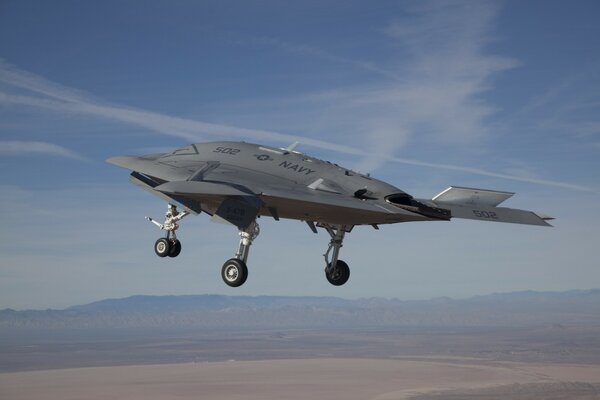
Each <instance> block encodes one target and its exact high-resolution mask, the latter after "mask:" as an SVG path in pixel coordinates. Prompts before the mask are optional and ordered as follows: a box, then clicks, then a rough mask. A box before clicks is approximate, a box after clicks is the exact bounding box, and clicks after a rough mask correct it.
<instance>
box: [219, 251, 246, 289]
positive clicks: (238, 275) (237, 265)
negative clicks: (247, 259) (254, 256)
mask: <svg viewBox="0 0 600 400" xmlns="http://www.w3.org/2000/svg"><path fill="white" fill-rule="evenodd" d="M221 277H222V278H223V281H224V282H225V283H226V284H228V285H229V286H231V287H238V286H242V285H243V284H244V282H246V279H247V278H248V267H246V263H244V262H243V261H242V260H238V259H237V258H231V259H229V260H227V261H226V262H225V264H223V268H222V269H221Z"/></svg>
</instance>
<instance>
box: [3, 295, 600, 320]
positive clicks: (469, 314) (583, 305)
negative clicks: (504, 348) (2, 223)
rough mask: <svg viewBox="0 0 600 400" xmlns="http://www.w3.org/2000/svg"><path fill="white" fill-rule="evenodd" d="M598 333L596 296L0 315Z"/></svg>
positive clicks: (140, 303) (186, 304)
mask: <svg viewBox="0 0 600 400" xmlns="http://www.w3.org/2000/svg"><path fill="white" fill-rule="evenodd" d="M548 325H552V326H600V289H591V290H572V291H567V292H534V291H524V292H513V293H500V294H492V295H487V296H476V297H472V298H469V299H451V298H447V297H443V298H435V299H431V300H418V301H401V300H397V299H385V298H368V299H357V300H348V299H342V298H337V297H285V296H224V295H186V296H144V295H138V296H131V297H127V298H121V299H107V300H101V301H97V302H94V303H90V304H85V305H78V306H73V307H69V308H66V309H62V310H53V309H48V310H24V311H15V310H12V309H4V310H0V330H2V329H27V328H30V329H85V328H90V329H105V328H108V329H111V328H153V329H156V328H160V329H168V328H174V329H181V328H194V329H196V328H205V329H223V328H226V329H231V328H235V329H271V328H276V329H279V328H352V327H364V328H369V327H394V326H398V327H452V326H456V327H519V326H522V327H531V326H548Z"/></svg>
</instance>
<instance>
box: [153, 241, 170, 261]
mask: <svg viewBox="0 0 600 400" xmlns="http://www.w3.org/2000/svg"><path fill="white" fill-rule="evenodd" d="M170 251H171V242H170V241H169V240H168V239H165V238H160V239H158V240H157V241H156V242H155V243H154V252H155V253H156V255H157V256H159V257H166V256H168V255H169V252H170Z"/></svg>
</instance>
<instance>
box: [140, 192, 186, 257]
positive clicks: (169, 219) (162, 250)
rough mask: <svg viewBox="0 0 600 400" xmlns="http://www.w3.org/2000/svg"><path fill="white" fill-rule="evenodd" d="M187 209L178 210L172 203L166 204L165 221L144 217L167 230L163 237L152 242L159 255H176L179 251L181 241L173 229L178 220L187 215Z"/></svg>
mask: <svg viewBox="0 0 600 400" xmlns="http://www.w3.org/2000/svg"><path fill="white" fill-rule="evenodd" d="M188 214H189V213H188V212H187V211H183V212H178V211H177V207H176V206H174V205H173V204H169V205H168V206H167V212H166V213H165V222H164V223H162V224H161V223H158V222H156V221H155V220H153V219H152V218H150V217H146V219H147V220H148V221H150V222H152V223H153V224H154V225H156V226H158V227H159V228H160V229H161V230H164V231H167V234H166V236H165V237H163V238H160V239H158V240H157V241H156V242H155V243H154V252H155V253H156V255H157V256H159V257H167V256H168V257H177V256H178V255H179V253H181V242H180V241H179V240H178V239H177V234H176V233H175V231H176V230H177V229H179V224H177V222H178V221H180V220H181V219H182V218H183V217H185V216H186V215H188Z"/></svg>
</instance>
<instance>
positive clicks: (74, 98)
mask: <svg viewBox="0 0 600 400" xmlns="http://www.w3.org/2000/svg"><path fill="white" fill-rule="evenodd" d="M483 64H485V63H483ZM492 69H493V68H492ZM0 82H4V83H5V84H8V85H10V86H13V87H17V88H20V89H26V90H28V91H31V92H34V93H36V94H38V95H43V96H44V97H40V96H26V95H21V94H12V93H6V92H0V104H5V105H12V106H28V107H35V108H41V109H45V110H51V111H55V112H61V113H74V114H82V115H89V116H94V117H98V118H105V119H110V120H115V121H120V122H125V123H129V124H133V125H137V126H142V127H144V128H147V129H149V130H152V131H155V132H158V133H161V134H164V135H169V136H173V137H178V138H181V139H184V140H187V141H190V142H198V141H203V140H207V139H208V138H217V139H223V138H226V139H231V138H234V137H237V138H241V139H252V140H256V141H269V142H279V143H292V142H295V141H299V142H300V143H301V144H302V145H303V146H308V147H315V148H319V149H324V150H329V151H333V152H338V153H342V154H350V155H355V156H363V157H364V160H363V163H362V164H361V165H360V166H359V168H358V169H359V170H361V171H368V170H371V169H374V168H376V167H377V166H379V165H381V164H382V163H383V162H385V161H388V162H394V163H401V164H410V165H415V166H421V167H428V168H437V169H445V170H450V171H459V172H466V173H470V174H477V175H484V176H490V177H495V178H501V179H509V180H516V181H522V182H529V183H536V184H540V185H547V186H555V187H562V188H568V189H574V190H581V191H588V192H595V191H594V190H592V189H590V188H586V187H583V186H579V185H573V184H570V183H564V182H556V181H551V180H543V179H532V178H528V177H522V176H514V175H510V174H503V173H496V172H492V171H487V170H484V169H480V168H472V167H465V166H459V165H451V164H443V163H434V162H425V161H419V160H413V159H409V158H402V157H396V156H394V152H395V150H396V149H397V148H398V147H400V146H402V145H403V144H404V143H405V142H406V141H407V140H409V139H410V138H411V137H414V135H415V134H414V132H415V128H416V127H419V126H422V127H423V124H427V123H430V124H433V125H434V126H437V125H439V126H440V129H441V128H442V126H445V125H447V126H446V130H445V131H444V132H445V133H448V134H449V135H453V140H455V139H457V138H458V137H459V136H460V135H465V132H467V133H466V134H467V135H468V134H469V132H471V133H473V132H475V131H477V132H479V131H481V130H482V129H483V128H482V126H481V118H482V116H483V115H485V112H484V110H485V109H486V108H485V107H484V106H481V107H482V108H481V110H482V111H481V112H480V117H478V118H477V117H473V116H472V115H470V114H472V113H473V112H475V110H476V109H477V107H479V106H477V105H476V106H475V108H473V106H472V105H471V104H467V103H468V101H467V100H468V98H469V95H468V93H473V92H469V90H467V89H465V88H468V87H470V86H473V85H472V84H469V83H468V82H467V84H465V85H463V86H462V90H459V89H458V88H454V89H455V90H454V92H453V93H458V94H459V96H458V97H453V95H452V94H447V95H446V96H445V97H444V93H445V90H446V89H447V88H446V87H445V86H446V85H442V86H439V87H432V88H431V90H430V91H429V92H427V91H425V93H421V90H419V86H418V84H416V83H415V84H411V86H404V88H405V89H406V90H402V87H394V88H391V89H373V88H366V89H362V90H361V91H360V92H356V91H354V92H353V91H342V90H340V91H337V92H335V93H333V94H330V95H328V96H312V97H309V98H311V99H313V100H315V101H317V102H319V101H323V100H325V99H331V98H332V97H333V98H336V99H346V100H345V101H336V104H338V106H337V108H336V110H335V112H331V113H330V114H329V117H331V118H332V119H333V120H335V119H340V118H345V115H347V113H349V112H353V113H355V114H356V115H358V116H359V120H362V121H363V122H362V123H361V124H358V127H357V130H356V131H355V132H354V135H355V136H356V135H358V136H360V134H361V133H363V132H364V133H368V134H369V135H372V136H371V137H370V138H369V139H368V140H367V141H366V142H367V143H369V145H370V147H366V148H358V147H354V146H351V145H346V144H338V143H332V142H328V141H324V140H320V139H313V138H308V137H301V136H297V135H290V134H285V133H280V132H273V131H268V130H260V129H248V128H240V127H235V126H228V125H222V124H213V123H207V122H202V121H198V120H192V119H188V118H181V117H174V116H170V115H165V114H161V113H156V112H152V111H146V110H140V109H135V108H132V107H124V106H120V105H111V104H107V103H104V102H101V101H100V100H97V99H94V98H93V97H92V96H88V95H87V94H85V93H84V92H81V91H78V90H75V89H71V88H69V87H66V86H63V85H59V84H56V83H54V82H51V81H49V80H47V79H45V78H43V77H41V76H38V75H35V74H32V73H30V72H27V71H21V70H19V69H17V68H16V67H14V66H12V65H9V64H7V63H6V62H3V61H1V60H0ZM424 85H425V84H424ZM458 86H461V85H460V84H459V85H458ZM474 86H477V85H474ZM475 92H476V90H475ZM419 99H420V100H419ZM430 101H431V102H435V101H437V102H439V104H438V105H437V106H436V107H437V108H436V109H439V110H440V114H441V115H436V114H435V113H432V112H431V108H429V109H428V110H429V111H427V110H424V109H422V108H425V109H427V104H428V102H430ZM404 105H406V107H407V110H408V111H405V110H404V109H403V106H404ZM452 105H454V106H455V107H454V108H453V107H452ZM367 106H370V107H367ZM444 109H449V110H450V111H444V112H442V110H444ZM336 112H337V113H340V115H341V117H340V115H337V116H336V115H335V113H336ZM450 114H452V115H450ZM456 115H458V116H459V117H460V118H455V116H456ZM361 116H365V117H364V118H361ZM446 118H447V119H449V120H450V122H449V123H448V124H446V122H448V121H445V119H446ZM453 118H455V121H454V124H452V119H453ZM345 119H347V118H345ZM448 127H451V129H448ZM411 129H412V130H411ZM353 142H355V141H353V140H345V143H353ZM17 143H31V142H17ZM34 143H42V142H34ZM11 146H13V148H14V149H17V148H19V149H20V150H21V152H25V151H26V150H27V149H28V148H29V149H31V148H32V147H31V146H29V147H28V146H26V145H22V144H21V145H18V146H17V145H15V144H14V143H13V144H12V145H11ZM54 146H55V147H54ZM34 147H35V148H37V149H38V150H29V151H30V152H31V151H33V152H38V153H41V152H46V153H49V154H54V155H61V156H64V157H70V158H76V159H83V157H81V156H79V155H77V154H76V153H73V152H72V151H70V150H68V149H65V148H61V147H60V146H57V145H51V144H48V143H46V144H45V145H40V144H38V145H36V146H34ZM6 148H7V149H8V148H9V146H8V145H7V146H6ZM6 151H7V152H8V151H9V150H6ZM10 151H11V152H13V153H15V154H16V150H10Z"/></svg>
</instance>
